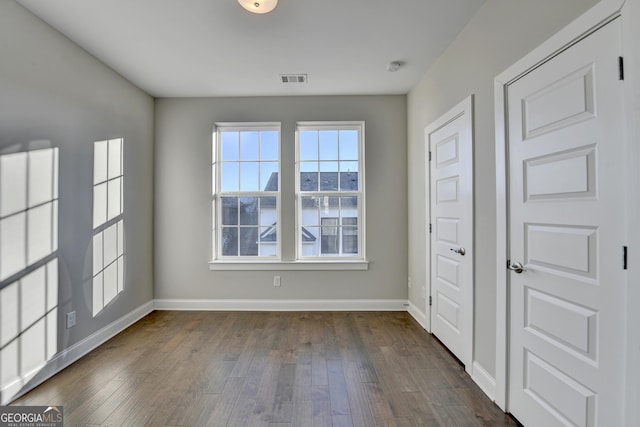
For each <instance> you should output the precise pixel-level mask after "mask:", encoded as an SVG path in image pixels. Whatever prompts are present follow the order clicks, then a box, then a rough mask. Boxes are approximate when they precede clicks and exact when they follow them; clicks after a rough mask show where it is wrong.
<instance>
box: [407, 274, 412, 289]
mask: <svg viewBox="0 0 640 427" xmlns="http://www.w3.org/2000/svg"><path fill="white" fill-rule="evenodd" d="M407 285H408V286H409V289H411V276H409V280H407Z"/></svg>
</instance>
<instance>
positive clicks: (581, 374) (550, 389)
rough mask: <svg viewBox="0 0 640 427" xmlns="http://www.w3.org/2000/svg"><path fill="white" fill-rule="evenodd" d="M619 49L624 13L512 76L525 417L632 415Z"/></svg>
mask: <svg viewBox="0 0 640 427" xmlns="http://www.w3.org/2000/svg"><path fill="white" fill-rule="evenodd" d="M619 51H620V26H619V22H617V21H614V22H612V23H610V24H608V25H606V26H605V27H603V28H601V29H600V30H598V31H596V32H595V33H594V34H592V35H590V36H588V37H586V38H585V39H583V40H582V41H580V42H579V43H577V44H576V45H574V46H572V47H571V48H569V49H568V50H566V51H564V52H563V53H561V54H560V55H558V56H556V57H554V58H552V59H550V60H549V61H548V62H546V63H544V64H543V65H541V66H540V67H538V68H536V69H535V70H533V71H532V72H531V73H529V74H527V75H525V76H524V77H522V78H521V79H519V80H517V81H516V82H515V83H513V84H511V85H510V86H509V87H508V94H507V99H508V125H509V133H508V137H509V141H508V148H509V216H510V228H509V247H510V257H511V260H510V265H508V266H507V267H508V268H509V269H510V270H512V271H511V273H510V278H509V280H510V300H509V304H510V336H509V365H510V368H509V395H508V407H509V411H510V412H511V413H512V414H513V415H514V416H515V417H516V418H518V420H519V421H521V422H522V423H524V424H525V425H526V426H620V425H622V421H621V417H622V415H623V406H622V402H623V401H624V399H623V398H622V397H623V396H622V395H621V394H622V392H623V390H624V378H623V366H624V341H623V333H624V331H623V329H622V328H623V325H624V323H623V321H624V317H623V316H624V310H623V307H624V305H623V298H624V289H625V278H626V275H625V272H624V270H623V245H624V244H625V243H624V242H625V221H626V218H624V216H622V214H621V213H622V212H625V210H626V209H625V208H624V205H625V201H624V198H623V195H624V191H625V190H624V186H625V183H624V170H623V169H624V150H623V147H624V146H623V139H622V132H621V130H622V106H623V99H622V85H621V82H620V81H619V77H618V76H619V74H618V55H619V54H618V52H619ZM518 264H520V265H521V266H522V268H523V271H520V268H519V267H520V265H518Z"/></svg>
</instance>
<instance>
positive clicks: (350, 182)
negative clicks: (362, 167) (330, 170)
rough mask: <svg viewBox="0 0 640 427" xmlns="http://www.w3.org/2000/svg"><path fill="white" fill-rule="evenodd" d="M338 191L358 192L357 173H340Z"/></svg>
mask: <svg viewBox="0 0 640 427" xmlns="http://www.w3.org/2000/svg"><path fill="white" fill-rule="evenodd" d="M340 191H358V173H357V172H340Z"/></svg>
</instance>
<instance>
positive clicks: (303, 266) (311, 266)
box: [209, 260, 369, 271]
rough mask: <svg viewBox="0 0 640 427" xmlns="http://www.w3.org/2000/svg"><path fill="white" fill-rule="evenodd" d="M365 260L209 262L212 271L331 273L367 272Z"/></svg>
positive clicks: (367, 263) (367, 262)
mask: <svg viewBox="0 0 640 427" xmlns="http://www.w3.org/2000/svg"><path fill="white" fill-rule="evenodd" d="M368 269H369V261H366V260H344V261H341V260H330V261H329V260H327V261H322V260H320V261H253V260H252V261H210V262H209V270H212V271H241V270H249V271H261V270H264V271H272V270H278V271H287V270H292V271H295V270H298V271H313V270H322V271H331V270H341V271H346V270H368Z"/></svg>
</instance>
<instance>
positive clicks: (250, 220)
mask: <svg viewBox="0 0 640 427" xmlns="http://www.w3.org/2000/svg"><path fill="white" fill-rule="evenodd" d="M240 225H258V198H257V197H242V198H240Z"/></svg>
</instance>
